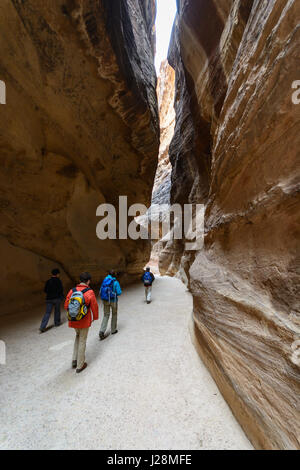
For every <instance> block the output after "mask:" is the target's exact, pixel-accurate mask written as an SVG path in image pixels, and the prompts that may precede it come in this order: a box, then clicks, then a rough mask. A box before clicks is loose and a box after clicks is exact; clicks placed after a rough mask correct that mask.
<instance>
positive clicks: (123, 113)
mask: <svg viewBox="0 0 300 470" xmlns="http://www.w3.org/2000/svg"><path fill="white" fill-rule="evenodd" d="M155 9H156V5H155V1H154V0H149V1H144V0H126V1H124V0H114V1H113V2H111V1H110V0H101V1H97V0H65V1H59V0H55V1H53V0H27V1H20V0H11V1H10V0H2V1H1V3H0V28H1V31H2V34H1V38H0V48H1V57H0V77H1V80H4V81H5V83H6V87H7V104H6V105H5V106H1V108H0V112H1V120H0V159H1V169H2V171H1V186H0V205H1V232H0V235H1V238H0V244H1V252H2V261H4V266H5V269H4V270H3V269H2V275H1V276H2V279H1V280H2V282H1V297H2V298H3V297H4V296H5V299H6V302H5V311H3V310H2V311H1V314H4V313H9V312H11V311H14V310H16V311H17V310H19V309H20V308H27V307H30V306H31V305H32V302H35V301H36V302H37V303H39V302H40V301H41V298H42V297H41V295H40V292H41V289H42V287H43V283H44V281H45V280H46V279H47V277H48V275H49V270H50V269H51V268H53V267H55V266H59V267H61V270H62V273H63V274H62V277H63V280H64V281H65V283H66V284H67V283H71V282H74V280H75V279H77V277H78V274H79V273H80V272H81V271H83V270H89V271H90V272H91V273H92V275H93V279H94V281H95V282H99V280H100V279H101V278H102V276H103V275H104V273H105V271H106V270H107V269H110V268H111V267H113V268H116V269H118V271H120V272H121V280H122V282H125V281H130V280H131V279H133V278H136V277H137V275H138V276H139V275H140V272H141V269H142V267H143V266H144V264H145V262H146V261H147V259H148V258H149V252H150V246H149V245H148V244H146V243H145V242H142V241H141V242H134V241H130V240H129V241H127V240H124V241H114V240H112V241H110V240H106V241H101V240H99V239H97V238H96V225H97V222H98V221H99V218H97V217H96V208H97V207H98V206H99V205H100V204H101V203H103V202H107V203H111V204H114V205H116V206H118V197H119V195H127V196H128V204H129V205H131V204H133V203H136V202H141V203H145V204H148V205H149V204H150V201H151V190H152V185H153V180H154V176H155V171H156V158H157V153H158V147H159V119H158V107H157V97H156V74H155V69H154V65H153V62H154V61H153V53H154V48H155V41H154V39H155V37H154V28H153V24H154V18H155ZM16 292H17V295H16Z"/></svg>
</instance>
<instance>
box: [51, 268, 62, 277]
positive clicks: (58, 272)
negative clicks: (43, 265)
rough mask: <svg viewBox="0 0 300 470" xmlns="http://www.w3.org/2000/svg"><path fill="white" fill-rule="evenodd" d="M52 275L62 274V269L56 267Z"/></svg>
mask: <svg viewBox="0 0 300 470" xmlns="http://www.w3.org/2000/svg"><path fill="white" fill-rule="evenodd" d="M51 272H52V276H57V275H58V274H60V270H59V269H58V268H56V269H52V271H51Z"/></svg>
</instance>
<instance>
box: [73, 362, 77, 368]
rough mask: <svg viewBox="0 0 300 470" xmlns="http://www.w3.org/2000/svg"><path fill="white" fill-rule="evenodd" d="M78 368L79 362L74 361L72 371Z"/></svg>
mask: <svg viewBox="0 0 300 470" xmlns="http://www.w3.org/2000/svg"><path fill="white" fill-rule="evenodd" d="M76 367H77V361H72V369H76Z"/></svg>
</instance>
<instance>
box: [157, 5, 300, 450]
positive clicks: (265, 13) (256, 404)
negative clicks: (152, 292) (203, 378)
mask: <svg viewBox="0 0 300 470" xmlns="http://www.w3.org/2000/svg"><path fill="white" fill-rule="evenodd" d="M178 7H179V13H178V16H177V20H176V25H175V27H174V31H173V38H172V45H171V48H170V53H169V62H170V64H171V65H172V67H174V69H175V70H176V98H175V109H176V126H175V135H174V139H173V141H172V143H171V146H170V159H171V163H172V167H173V170H172V187H171V202H172V203H174V202H180V203H184V202H198V203H203V204H205V207H206V210H205V242H204V248H203V249H202V250H201V251H198V252H184V250H183V245H182V244H180V243H179V242H176V244H174V243H169V244H168V246H166V247H165V249H164V251H163V252H162V254H161V257H160V268H161V269H162V270H164V271H170V268H169V267H170V266H172V269H171V271H172V272H173V273H174V274H175V273H178V272H181V273H183V274H184V276H187V279H188V283H189V286H190V289H191V291H192V293H193V297H194V313H193V326H192V333H193V337H194V340H195V344H196V347H197V348H198V350H199V353H200V355H201V357H202V358H203V360H204V361H205V363H206V364H207V366H208V368H209V369H210V371H211V373H212V375H213V377H214V378H215V380H216V382H217V384H218V386H219V387H220V389H221V391H222V392H223V394H224V396H225V397H226V399H227V401H228V403H229V405H230V406H231V408H232V410H233V412H234V414H235V415H236V417H237V418H238V420H239V421H240V423H241V425H242V426H243V428H244V429H245V431H246V433H247V434H248V436H249V438H250V439H251V441H252V442H253V444H254V445H255V446H256V447H257V448H265V449H296V448H299V447H300V425H299V423H300V413H299V410H300V399H299V382H300V374H299V366H300V360H299V349H298V350H297V348H299V345H300V341H299V339H300V316H299V292H298V286H299V281H300V279H299V241H298V240H299V166H297V165H296V159H297V155H299V148H300V132H299V128H300V126H299V119H300V106H299V105H298V106H297V105H294V104H293V102H292V93H293V90H292V83H293V81H294V80H297V79H299V58H300V57H299V50H300V28H299V18H300V4H299V2H298V1H297V0H268V1H258V0H231V1H219V0H218V1H217V0H181V1H179V2H178ZM297 351H298V352H297Z"/></svg>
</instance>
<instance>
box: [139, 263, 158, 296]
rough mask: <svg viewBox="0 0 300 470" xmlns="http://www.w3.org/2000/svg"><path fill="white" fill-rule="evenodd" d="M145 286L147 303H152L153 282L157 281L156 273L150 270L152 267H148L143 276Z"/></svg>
mask: <svg viewBox="0 0 300 470" xmlns="http://www.w3.org/2000/svg"><path fill="white" fill-rule="evenodd" d="M141 280H142V282H143V283H144V287H145V297H146V302H147V304H150V303H151V293H152V284H153V282H154V281H155V277H154V274H152V272H151V271H150V268H146V271H145V272H144V274H143V275H142V278H141Z"/></svg>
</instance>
